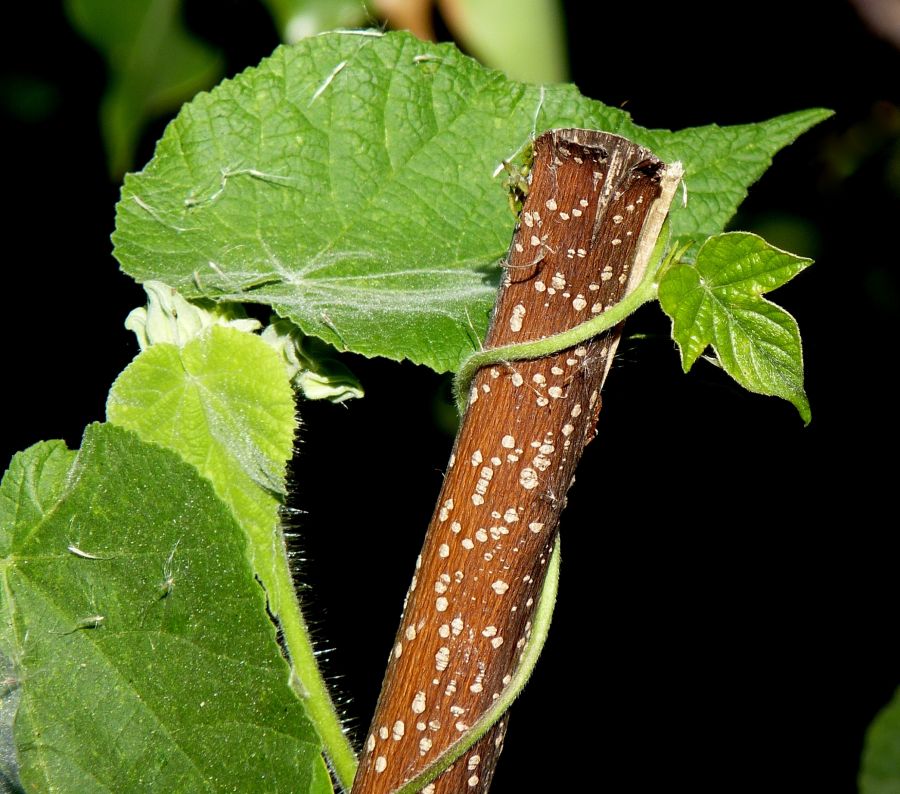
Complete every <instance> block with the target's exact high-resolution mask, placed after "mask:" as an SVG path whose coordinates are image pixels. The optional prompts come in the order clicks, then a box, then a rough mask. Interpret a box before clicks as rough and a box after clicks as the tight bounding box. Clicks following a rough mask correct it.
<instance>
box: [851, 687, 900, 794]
mask: <svg viewBox="0 0 900 794" xmlns="http://www.w3.org/2000/svg"><path fill="white" fill-rule="evenodd" d="M898 791H900V690H898V692H897V693H896V694H895V695H894V699H893V700H892V701H891V702H890V703H889V704H888V705H887V706H886V707H885V708H884V709H883V710H882V711H881V713H880V714H879V715H878V716H877V717H876V718H875V720H874V721H873V722H872V724H871V725H870V726H869V730H868V732H867V733H866V743H865V747H864V749H863V754H862V764H861V767H860V774H859V794H897V792H898Z"/></svg>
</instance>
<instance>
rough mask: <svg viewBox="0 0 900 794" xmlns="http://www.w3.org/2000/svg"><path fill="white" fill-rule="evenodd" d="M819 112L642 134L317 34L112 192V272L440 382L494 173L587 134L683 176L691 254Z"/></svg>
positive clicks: (494, 210)
mask: <svg viewBox="0 0 900 794" xmlns="http://www.w3.org/2000/svg"><path fill="white" fill-rule="evenodd" d="M827 115H828V112H827V111H821V110H810V111H803V112H799V113H794V114H790V115H788V116H782V117H779V118H776V119H773V120H771V121H769V122H764V123H761V124H756V125H747V126H740V127H729V128H719V127H716V126H709V127H702V128H696V129H691V130H682V131H681V132H677V133H670V132H666V131H662V130H645V129H642V128H640V127H638V126H636V125H634V124H633V123H632V122H631V120H630V117H629V116H628V115H627V114H626V113H624V112H623V111H621V110H618V109H615V108H609V107H606V106H604V105H602V104H601V103H599V102H595V101H593V100H589V99H587V98H585V97H583V96H581V95H580V94H579V93H578V92H577V90H576V89H575V88H574V86H558V85H557V86H546V87H540V86H532V85H525V84H521V83H516V82H513V81H510V80H508V79H506V78H505V77H504V76H503V75H502V74H500V73H498V72H494V71H491V70H488V69H485V68H483V67H481V66H479V65H478V64H477V63H476V62H474V61H473V60H471V59H469V58H467V57H465V56H463V55H462V54H461V53H459V51H458V50H456V49H455V48H454V47H453V46H451V45H433V44H429V43H425V42H421V41H418V40H417V39H415V38H413V37H412V36H410V35H408V34H403V33H393V34H387V35H383V36H382V35H380V34H377V33H376V32H373V31H369V32H364V33H355V34H354V33H329V34H323V35H321V36H317V37H315V38H312V39H307V40H304V41H302V42H300V43H298V44H297V45H295V46H293V47H282V48H279V49H278V50H276V51H275V53H274V54H273V55H272V57H270V58H268V59H266V60H264V61H263V62H262V63H261V64H260V66H259V67H257V68H254V69H248V70H247V71H246V72H244V73H243V74H241V75H240V76H238V77H237V78H235V79H234V80H230V81H226V82H224V83H223V84H222V85H220V86H219V87H218V88H217V89H215V90H214V91H213V92H211V93H209V94H203V95H200V96H198V97H197V98H196V99H195V100H194V101H193V102H191V103H190V104H188V105H186V106H185V107H184V108H183V109H182V111H181V113H180V114H179V116H178V118H177V119H176V120H175V121H174V122H173V123H172V124H170V125H169V127H168V129H167V130H166V133H165V135H164V136H163V138H162V140H161V141H160V143H159V144H158V147H157V151H156V154H155V156H154V158H153V160H152V161H151V162H150V164H149V165H148V166H147V168H146V169H145V170H144V171H143V172H141V173H139V174H133V175H130V176H129V177H127V178H126V181H125V185H124V187H123V191H122V199H121V201H120V202H119V205H118V211H117V225H116V232H115V235H114V240H115V245H116V256H117V257H118V259H119V261H120V263H121V265H122V268H123V269H124V270H125V271H126V272H127V273H129V274H131V275H132V276H134V277H135V278H136V279H138V280H139V281H145V280H148V279H160V280H162V281H165V282H166V283H168V284H171V285H173V286H175V287H176V288H177V289H179V290H180V291H182V292H183V294H185V295H186V296H188V297H192V296H193V297H197V296H201V295H203V296H208V297H213V298H216V299H218V300H236V301H244V302H249V301H252V302H259V303H265V304H268V305H270V306H271V307H272V308H273V309H274V310H275V311H276V312H278V313H279V314H280V315H282V316H285V317H289V318H290V319H291V320H293V321H294V322H295V323H296V324H297V325H298V326H299V327H300V328H301V329H302V330H303V331H304V333H307V334H310V335H314V336H318V337H320V338H322V339H324V340H326V341H328V342H330V343H332V344H334V345H335V346H337V347H338V348H340V349H344V348H347V349H350V350H353V351H355V352H357V353H361V354H364V355H367V356H385V357H388V358H392V359H397V360H400V359H404V358H405V359H409V360H411V361H414V362H416V363H422V364H426V365H428V366H429V367H431V368H433V369H435V370H437V371H446V370H451V369H455V368H456V367H457V365H458V364H459V362H460V361H461V360H462V358H464V357H465V356H466V355H467V354H468V353H470V352H471V351H472V350H473V349H474V348H475V347H476V346H477V339H478V338H480V337H481V336H482V335H483V333H484V330H485V328H486V326H487V321H488V316H489V313H490V310H491V307H492V305H493V302H494V298H495V293H496V285H497V283H498V280H499V273H500V268H499V263H500V261H501V259H502V257H503V256H504V255H505V253H506V250H507V247H508V245H509V239H510V235H511V232H512V228H513V225H514V219H513V217H512V216H511V215H510V213H509V209H508V202H507V198H506V195H505V192H504V188H503V185H502V182H503V179H502V176H496V177H495V176H493V174H494V171H495V169H496V168H497V166H498V164H499V163H500V162H501V161H502V160H504V159H506V158H510V157H512V156H514V155H515V154H516V153H517V152H518V151H520V150H521V148H522V147H523V146H525V145H526V144H527V142H528V141H529V140H530V138H531V136H532V135H533V134H536V133H537V134H539V133H540V132H542V131H543V130H545V129H549V128H553V127H567V126H578V127H587V128H593V129H602V130H606V131H609V132H613V133H618V134H620V135H624V136H626V137H628V138H631V139H632V140H635V141H637V142H638V143H641V144H644V145H646V146H649V147H650V148H652V149H653V150H654V151H655V152H656V153H657V154H658V155H659V156H661V157H663V158H664V159H669V160H675V159H680V160H682V161H683V163H684V165H685V168H686V179H685V181H686V185H687V189H688V193H689V197H690V199H689V201H688V205H687V207H681V206H680V203H679V206H677V207H676V208H675V209H674V210H673V213H672V228H673V232H674V234H675V236H676V238H678V239H684V238H690V239H694V240H697V241H701V240H702V239H704V238H705V237H706V236H708V235H709V234H712V233H715V232H717V231H720V230H721V229H722V228H723V227H724V224H725V223H726V222H727V220H728V219H729V218H730V217H731V215H732V214H733V213H734V211H735V209H736V208H737V206H738V204H739V203H740V202H741V200H742V199H743V197H744V196H745V194H746V188H747V186H748V185H749V184H751V183H752V182H754V181H755V180H756V179H758V178H759V176H760V175H761V174H762V173H763V172H764V171H765V169H766V168H767V167H768V165H769V163H770V159H771V157H772V155H773V154H774V153H775V152H776V151H778V150H779V149H780V148H781V147H783V146H784V145H786V144H788V143H790V142H791V141H792V140H793V139H794V138H795V137H796V136H797V135H799V134H800V133H802V132H803V131H804V130H806V129H808V128H809V127H810V126H812V125H813V124H815V123H817V122H818V121H820V120H822V119H823V118H825V117H826V116H827Z"/></svg>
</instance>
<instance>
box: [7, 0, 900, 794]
mask: <svg viewBox="0 0 900 794" xmlns="http://www.w3.org/2000/svg"><path fill="white" fill-rule="evenodd" d="M186 6H187V15H188V20H189V23H190V25H191V27H192V29H193V30H194V31H195V32H196V33H197V34H198V35H201V36H203V37H205V38H206V39H208V40H210V41H212V42H213V43H215V44H216V45H217V46H218V47H220V48H221V49H222V50H223V52H224V53H225V55H226V58H227V63H228V74H233V73H235V72H237V71H240V70H241V69H242V68H244V67H245V66H247V65H249V64H253V63H256V62H257V61H258V60H259V59H260V58H261V57H263V56H265V55H267V54H268V53H269V52H270V51H271V50H272V49H273V48H274V47H275V46H276V44H277V35H276V33H275V30H274V27H273V26H272V24H271V22H269V19H268V17H267V15H266V13H265V12H264V11H263V10H262V8H261V7H259V6H257V4H255V3H254V2H251V1H250V0H240V1H238V0H226V1H224V2H212V0H208V1H207V2H197V1H195V0H189V1H188V2H187V3H186ZM566 6H567V15H568V22H569V43H570V53H571V61H572V73H573V79H574V81H575V82H576V83H577V84H578V85H579V87H580V88H581V90H582V91H583V93H585V94H587V95H589V96H592V97H595V98H597V99H601V100H603V101H604V102H606V103H608V104H613V105H619V104H624V105H625V107H626V109H628V110H630V111H631V113H632V114H633V116H634V118H635V120H636V121H637V122H638V123H639V124H642V125H644V126H648V127H670V128H680V127H684V126H691V125H698V124H707V123H712V122H715V123H719V124H731V123H745V122H751V121H757V120H761V119H764V118H768V117H770V116H773V115H776V114H778V113H783V112H789V111H792V110H797V109H801V108H805V107H814V106H823V107H830V108H832V109H834V110H836V111H837V114H836V116H835V117H834V118H833V119H832V120H831V121H829V122H827V123H825V124H823V125H821V126H820V127H819V128H817V129H815V130H814V131H812V132H811V133H809V134H807V135H806V136H804V137H803V138H802V139H801V141H800V142H799V143H798V144H796V145H795V146H793V147H791V148H790V149H789V150H787V151H786V152H784V153H782V154H781V155H779V156H778V157H777V158H776V161H775V164H774V166H773V168H772V170H771V171H770V172H769V173H768V174H766V176H765V177H764V178H763V179H762V181H761V182H760V183H759V184H758V185H757V186H755V187H754V188H753V189H752V191H751V195H750V197H749V199H748V200H747V202H746V203H745V205H744V207H743V208H742V210H741V213H740V215H739V216H738V218H737V219H736V220H735V223H734V226H735V227H736V228H745V229H752V230H756V231H759V232H760V233H763V234H764V235H766V236H767V237H768V238H769V239H770V240H771V241H772V242H775V243H777V244H782V245H784V246H786V247H788V248H790V249H791V250H794V251H796V252H797V253H801V254H806V255H810V256H814V257H815V258H816V259H817V263H816V264H815V265H814V266H813V267H812V268H811V269H810V270H808V271H807V272H806V273H804V274H803V275H801V276H800V277H798V278H797V279H796V282H795V283H793V284H791V285H788V286H787V287H785V288H783V289H782V290H781V291H780V292H779V293H777V295H776V296H775V297H776V300H777V301H778V302H779V303H781V304H782V305H783V306H785V307H786V308H787V309H788V310H789V311H791V312H792V313H793V314H794V315H795V316H796V317H797V319H798V321H799V323H800V327H801V330H802V332H803V336H804V340H805V345H806V346H805V354H806V366H807V373H808V379H807V384H808V392H809V395H810V399H811V402H812V408H813V423H812V425H811V426H810V427H809V428H805V429H804V428H803V426H802V423H801V421H800V420H799V419H798V417H797V415H796V413H795V411H794V410H793V408H791V406H789V405H788V404H786V403H781V402H780V401H777V400H775V399H772V398H762V397H757V396H753V395H749V394H747V393H745V392H742V391H741V390H740V389H738V388H737V387H736V386H734V385H733V384H731V383H730V382H729V381H728V380H727V379H726V378H725V376H724V375H722V373H720V372H718V371H717V370H715V369H714V368H712V367H710V366H708V365H704V364H703V362H701V363H699V364H698V365H697V367H696V371H695V372H693V373H692V374H691V375H689V376H683V375H682V374H681V372H680V369H679V366H678V362H677V357H676V355H675V353H674V350H673V345H672V343H671V342H670V341H669V340H668V339H667V333H668V328H667V323H666V321H665V320H664V319H663V318H662V316H661V315H660V314H659V313H658V312H657V311H656V310H652V311H649V310H643V311H642V312H641V314H640V315H639V316H638V317H636V318H635V319H634V321H633V322H631V323H629V330H630V331H638V332H641V333H642V334H643V335H644V338H641V339H635V340H631V341H625V342H624V343H623V345H622V347H621V348H620V355H619V358H618V359H617V364H616V366H615V367H614V370H613V372H612V373H611V376H610V379H609V381H608V385H607V390H606V391H605V402H604V411H603V414H602V416H601V420H600V428H599V429H600V435H599V437H598V439H597V440H596V441H595V442H594V443H593V444H592V445H591V446H590V447H589V448H588V450H587V453H586V455H585V459H584V462H583V465H582V467H581V469H580V470H579V473H578V483H577V484H576V486H575V487H574V488H573V490H572V491H571V492H570V500H569V508H568V510H567V512H566V514H565V515H564V517H563V534H564V537H565V542H564V546H563V552H564V557H563V559H564V562H563V566H564V567H563V576H562V587H561V594H560V600H559V605H558V608H557V612H556V617H555V619H554V626H553V629H552V631H551V637H550V640H549V642H548V645H547V648H546V651H545V654H544V656H543V658H542V659H541V662H540V663H539V665H538V669H537V671H536V673H535V675H534V679H533V681H532V683H531V684H530V685H529V687H528V688H527V689H526V692H525V694H524V695H523V697H522V699H521V701H520V702H519V703H518V704H517V706H516V707H515V711H514V715H513V719H512V722H511V727H510V734H509V736H508V740H507V749H506V751H505V753H504V757H503V759H502V760H501V764H500V768H499V770H498V773H497V777H496V782H495V785H494V788H493V789H492V791H494V792H496V793H497V794H505V792H513V791H517V792H518V791H569V790H571V791H582V790H584V791H594V790H610V791H613V790H616V791H647V792H657V791H660V790H663V788H665V789H669V788H671V787H674V786H678V787H687V788H689V789H691V790H693V791H702V792H707V791H708V792H713V791H716V792H719V791H744V790H746V791H750V790H754V791H756V790H765V791H775V792H788V791H790V792H796V791H822V792H829V793H831V792H834V793H835V794H849V793H850V792H854V791H855V790H856V787H855V775H856V770H857V766H858V757H859V752H860V750H861V747H862V741H863V734H864V730H865V727H866V725H867V724H868V723H869V722H870V721H871V719H872V718H873V717H874V715H875V714H876V713H877V711H878V709H879V708H880V707H882V706H883V705H884V704H885V703H886V702H887V701H888V700H889V698H890V697H891V695H892V692H893V690H894V688H895V687H896V686H897V684H898V683H900V650H898V645H897V642H896V635H897V619H896V614H897V591H898V587H897V568H898V556H897V551H898V544H897V542H896V539H895V536H896V529H897V521H896V518H892V516H893V515H894V514H893V508H894V501H895V498H896V493H897V488H898V483H897V476H896V470H897V467H896V465H895V463H894V462H893V461H894V455H895V449H896V442H897V410H896V408H897V401H896V398H895V396H894V393H893V389H892V382H893V379H894V372H893V370H894V368H895V365H896V361H897V356H896V353H895V350H896V346H895V342H896V335H897V334H896V322H897V315H898V296H900V289H898V274H897V252H896V251H897V248H896V226H897V223H898V221H900V214H898V209H900V202H898V186H900V120H898V114H900V110H898V100H900V97H898V89H897V86H898V76H900V68H898V67H900V54H898V52H897V50H895V49H892V48H891V47H890V45H888V44H887V43H886V42H884V41H882V40H880V39H879V38H877V37H876V36H875V35H873V34H872V33H871V32H870V31H869V30H868V29H867V28H866V27H865V25H864V24H863V23H862V22H861V21H860V19H859V18H858V17H857V16H856V14H855V12H854V10H853V8H852V7H851V6H850V5H848V4H845V3H843V2H837V1H835V2H821V3H814V4H805V3H786V2H778V3H776V2H771V1H770V0H762V1H761V2H756V3H752V4H742V5H730V4H729V5H721V6H715V7H713V6H709V5H708V4H706V3H703V4H683V3H682V4H676V3H670V4H667V5H666V6H664V7H662V8H659V9H657V8H654V7H653V6H652V5H648V4H641V5H640V6H638V4H623V5H615V4H612V3H610V4H594V3H574V2H570V3H567V4H566ZM595 6H602V9H603V10H602V11H598V10H597V9H596V7H595ZM712 8H716V9H718V10H711V9H712ZM30 9H31V10H23V9H21V8H19V9H18V10H17V11H16V12H15V14H16V16H15V17H14V18H11V19H7V21H6V22H5V23H4V26H5V27H6V36H5V37H4V38H5V42H4V48H3V51H2V53H0V58H2V68H0V86H2V88H3V95H2V96H3V104H2V107H0V112H2V130H3V154H4V157H3V165H2V169H3V170H2V183H0V184H2V189H3V196H4V206H5V209H4V213H3V219H4V223H3V227H4V232H3V242H4V245H3V249H4V255H3V262H4V264H3V268H4V273H3V282H2V283H3V295H4V297H5V300H4V309H5V310H6V316H5V318H4V319H5V327H6V331H5V332H4V334H3V338H2V342H0V345H2V348H0V353H2V359H0V360H2V364H3V372H4V378H3V380H4V383H5V388H4V389H3V393H4V396H5V400H6V409H5V417H6V420H5V422H4V429H3V431H2V438H0V442H2V449H0V463H2V464H4V465H5V461H6V460H7V459H8V457H9V456H10V455H11V454H12V453H13V452H14V451H15V450H17V449H21V448H24V447H26V446H28V445H30V444H32V443H34V442H35V441H38V440H40V439H45V438H64V439H65V440H66V441H67V442H68V443H69V445H70V446H71V447H73V448H74V447H77V446H78V444H79V442H80V437H81V432H82V429H83V427H84V425H85V424H86V423H87V422H89V421H93V420H100V419H102V418H103V415H104V407H103V406H104V401H105V397H106V393H107V390H108V388H109V385H110V384H111V382H112V381H113V379H114V378H115V376H116V375H117V374H118V373H119V372H120V371H121V370H122V369H123V368H124V366H125V365H126V364H127V363H128V362H129V361H130V359H131V358H132V356H133V355H134V353H135V345H134V340H133V337H132V335H130V334H129V333H127V332H126V331H125V330H124V328H123V327H122V322H123V320H124V317H125V315H126V314H127V312H128V311H129V309H130V308H132V307H133V306H136V305H139V304H141V303H142V302H143V292H142V291H141V290H140V288H139V287H137V286H136V285H134V284H133V283H132V282H131V281H130V279H128V278H127V277H125V276H123V275H121V274H120V273H119V272H118V270H117V266H116V263H115V262H114V260H113V259H112V257H111V255H110V243H109V234H110V232H111V231H112V225H113V213H114V204H115V200H116V198H117V192H118V187H117V185H116V184H114V183H112V182H111V181H110V180H109V179H108V177H107V176H106V166H105V160H104V153H103V150H102V145H101V141H100V136H99V130H98V125H97V120H96V119H97V109H98V105H99V101H100V98H101V96H102V92H103V88H104V83H105V79H106V74H105V67H104V64H103V62H102V59H101V57H100V56H99V55H98V54H97V53H96V52H95V51H93V50H92V48H91V47H90V46H89V45H88V44H87V43H85V42H84V41H82V40H81V39H80V38H79V37H78V36H77V34H75V33H74V32H73V31H72V30H71V29H70V28H69V26H68V24H67V22H66V20H65V17H64V15H63V14H62V11H61V10H60V9H59V8H57V7H56V6H55V5H53V4H47V3H33V4H30ZM588 9H591V10H590V11H589V10H588ZM726 9H727V10H726ZM21 86H25V87H27V86H37V87H38V88H39V89H40V91H41V92H43V93H42V94H41V95H42V96H44V104H43V105H41V104H40V103H39V104H38V106H37V109H36V110H35V108H34V107H32V108H31V109H28V108H26V109H24V110H23V109H22V108H18V109H17V105H16V104H15V100H14V99H11V97H14V96H15V95H16V93H17V88H18V87H21ZM164 123H165V120H159V121H158V122H156V123H154V124H153V125H151V129H150V130H149V131H148V133H147V136H146V138H145V140H144V142H143V144H142V150H141V153H140V156H139V159H138V163H142V162H145V161H146V160H147V159H148V158H149V157H150V155H151V153H152V143H153V140H154V139H155V137H158V135H159V134H160V133H161V131H162V129H163V126H164ZM654 312H655V313H654ZM349 361H350V363H351V366H352V367H353V368H354V369H355V371H356V372H357V373H358V375H359V376H360V378H361V379H362V381H363V383H364V385H365V387H366V390H367V397H366V399H365V400H361V401H357V402H356V403H353V404H350V405H349V406H348V407H335V406H331V405H318V404H304V405H301V406H300V412H301V418H302V421H303V428H302V429H301V432H300V437H299V439H298V455H297V457H296V459H295V461H294V464H293V495H292V505H293V506H294V507H296V508H298V509H300V510H302V511H305V512H304V513H303V514H301V515H299V516H298V517H296V518H295V519H293V524H294V528H295V529H296V531H297V533H298V535H299V538H298V539H296V540H295V541H294V545H295V548H296V549H297V550H298V552H299V556H301V557H303V558H304V561H301V562H298V567H299V573H300V576H301V578H302V580H303V581H304V582H306V583H308V584H309V587H308V588H307V589H305V590H304V594H303V595H304V599H305V600H306V601H307V604H308V611H309V613H310V615H311V617H312V619H313V622H314V624H315V627H316V629H315V630H316V633H317V637H318V638H319V641H320V644H321V647H322V648H329V649H333V652H331V653H329V654H327V655H326V657H325V658H326V662H325V665H326V669H327V671H328V672H329V674H330V675H332V676H334V677H335V679H336V684H337V686H338V688H339V690H340V692H342V693H343V695H345V696H346V697H347V698H348V699H349V703H348V704H347V705H346V712H347V716H348V718H349V719H350V720H351V724H353V725H355V726H357V728H358V735H360V736H361V735H362V732H363V731H364V730H365V727H366V715H369V714H370V713H371V711H372V709H373V707H374V702H375V698H376V697H377V692H378V687H379V684H380V678H381V674H382V671H383V662H384V659H385V657H386V655H387V650H388V648H389V647H390V643H391V638H392V636H393V632H394V630H395V628H396V622H397V619H398V616H399V609H400V605H401V603H402V597H403V594H404V592H405V589H406V586H407V584H408V579H409V576H410V575H411V573H412V565H413V561H414V559H415V556H416V553H417V551H418V547H419V544H420V543H421V535H422V532H423V531H424V527H425V526H426V524H427V521H428V518H429V516H430V512H431V509H432V506H433V502H434V498H435V496H436V494H437V490H438V488H439V485H440V482H441V472H442V470H443V468H444V465H445V463H446V458H447V456H448V454H449V449H450V445H451V443H452V435H451V433H452V428H451V429H449V430H448V428H447V419H446V417H447V416H448V413H449V411H448V407H447V400H448V390H447V381H446V379H445V378H442V377H440V376H437V375H434V374H433V373H430V372H429V371H426V370H425V369H424V368H419V367H413V366H410V365H400V364H394V363H389V362H384V361H367V360H365V359H362V358H358V357H353V356H351V357H349ZM387 439H390V443H391V444H392V446H393V455H392V457H393V459H394V460H399V461H403V462H404V467H405V472H404V477H405V478H406V479H407V483H406V487H405V488H404V492H405V494H406V495H408V496H407V498H405V499H403V500H401V499H399V498H397V493H396V491H395V489H396V479H397V472H396V471H394V470H392V469H390V468H388V467H385V466H384V465H383V464H382V463H381V462H380V461H381V456H380V455H379V450H380V449H381V448H382V446H383V445H384V444H385V443H386V440H387ZM376 529H377V531H376ZM386 541H387V542H386Z"/></svg>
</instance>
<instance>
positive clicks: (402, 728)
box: [391, 720, 406, 742]
mask: <svg viewBox="0 0 900 794" xmlns="http://www.w3.org/2000/svg"><path fill="white" fill-rule="evenodd" d="M405 732H406V725H405V724H404V722H403V720H397V721H396V722H395V723H394V729H393V731H392V732H391V737H392V738H393V739H394V741H395V742H399V741H400V739H402V738H403V734H404V733H405Z"/></svg>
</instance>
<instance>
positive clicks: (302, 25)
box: [263, 0, 368, 44]
mask: <svg viewBox="0 0 900 794" xmlns="http://www.w3.org/2000/svg"><path fill="white" fill-rule="evenodd" d="M263 2H264V3H265V4H266V6H268V9H269V13H270V14H272V17H273V18H274V19H275V24H276V25H277V26H278V32H279V34H280V35H281V39H282V41H285V42H287V43H288V44H294V43H296V42H298V41H300V39H305V38H306V37H307V36H315V35H316V34H317V33H321V32H322V31H323V30H333V29H334V28H352V27H356V26H357V25H361V24H363V23H364V22H365V21H366V19H367V18H368V12H367V11H366V6H365V3H364V2H363V0H263Z"/></svg>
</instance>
